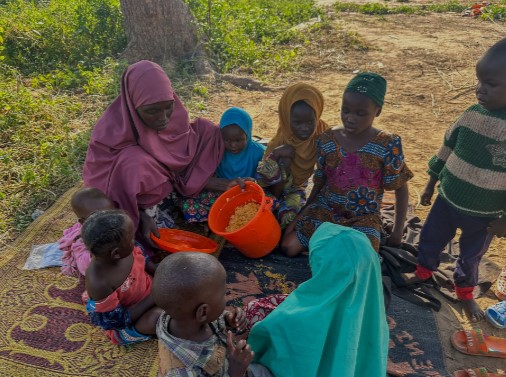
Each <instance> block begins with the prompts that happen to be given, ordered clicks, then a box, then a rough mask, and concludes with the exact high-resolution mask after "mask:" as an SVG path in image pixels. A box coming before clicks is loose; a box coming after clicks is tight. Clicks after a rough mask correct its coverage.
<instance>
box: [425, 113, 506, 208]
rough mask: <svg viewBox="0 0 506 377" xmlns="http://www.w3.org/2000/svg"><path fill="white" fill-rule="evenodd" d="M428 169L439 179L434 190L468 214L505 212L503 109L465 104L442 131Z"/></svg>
mask: <svg viewBox="0 0 506 377" xmlns="http://www.w3.org/2000/svg"><path fill="white" fill-rule="evenodd" d="M428 173H429V174H430V175H431V176H433V177H435V178H438V179H439V187H438V192H439V195H441V196H442V197H443V198H444V199H446V201H447V202H448V203H449V204H450V205H452V206H453V207H454V208H455V209H457V210H458V211H460V212H462V213H464V214H466V215H471V216H480V217H500V216H504V215H505V214H506V109H502V110H495V111H488V110H486V109H485V108H484V107H482V106H481V105H479V104H476V105H473V106H471V107H469V108H468V109H467V110H466V111H465V112H464V114H462V115H461V116H460V118H459V119H457V121H456V122H455V123H454V124H453V125H452V126H451V127H450V128H449V129H448V130H447V131H446V134H445V138H444V143H443V145H442V146H441V148H440V149H439V152H438V153H437V154H436V155H435V156H434V157H432V158H431V160H430V161H429V169H428Z"/></svg>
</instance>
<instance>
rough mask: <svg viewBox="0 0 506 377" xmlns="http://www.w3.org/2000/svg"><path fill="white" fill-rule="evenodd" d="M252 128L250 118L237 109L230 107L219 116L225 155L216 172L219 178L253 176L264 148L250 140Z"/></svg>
mask: <svg viewBox="0 0 506 377" xmlns="http://www.w3.org/2000/svg"><path fill="white" fill-rule="evenodd" d="M252 128H253V121H252V120H251V117H250V116H249V114H248V113H247V112H246V111H245V110H243V109H241V108H239V107H231V108H230V109H228V110H226V111H225V112H224V113H223V115H222V116H221V119H220V129H221V135H222V137H223V140H224V141H225V154H224V156H223V159H222V160H221V163H220V165H219V166H218V169H217V170H216V174H217V175H218V177H219V178H228V179H233V178H246V177H254V176H255V172H256V168H257V165H258V163H259V161H260V160H261V159H262V157H263V155H264V151H265V146H263V145H262V144H259V143H257V142H255V141H253V140H252V139H251V132H252Z"/></svg>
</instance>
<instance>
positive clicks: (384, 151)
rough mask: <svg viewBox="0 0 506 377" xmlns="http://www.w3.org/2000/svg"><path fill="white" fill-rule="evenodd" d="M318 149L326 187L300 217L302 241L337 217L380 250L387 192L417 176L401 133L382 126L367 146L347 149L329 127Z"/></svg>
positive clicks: (320, 179)
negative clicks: (409, 163) (407, 158)
mask: <svg viewBox="0 0 506 377" xmlns="http://www.w3.org/2000/svg"><path fill="white" fill-rule="evenodd" d="M317 149H318V152H317V162H316V163H317V169H316V171H315V174H314V178H313V180H314V183H315V185H318V186H320V185H321V186H322V189H321V190H320V192H319V194H318V196H317V198H316V199H315V201H314V202H313V203H312V204H311V205H310V206H309V208H308V211H307V212H306V214H305V215H304V216H303V217H301V218H300V219H299V220H298V221H297V227H296V231H297V237H298V239H299V241H300V242H301V244H302V245H303V246H305V247H307V246H308V244H309V239H310V238H311V236H312V235H313V233H314V231H315V230H316V229H317V228H318V227H319V226H320V225H321V224H322V223H324V222H332V223H335V224H340V225H344V226H349V227H352V228H354V229H356V230H358V231H360V232H362V233H365V234H366V235H367V236H368V237H369V239H370V240H371V243H372V246H373V247H374V249H376V251H378V250H379V244H380V236H381V227H382V223H381V214H380V207H381V201H382V199H383V192H384V191H385V190H396V189H398V188H400V187H401V186H402V185H403V184H404V183H406V182H407V181H408V180H410V179H411V178H412V177H413V173H412V172H411V171H410V170H409V169H408V167H407V166H406V164H405V163H404V155H403V153H402V144H401V138H400V137H399V136H397V135H391V134H387V133H385V132H383V131H380V132H379V133H378V134H377V135H376V136H375V137H374V138H373V139H371V141H369V142H368V143H367V144H365V145H364V146H363V147H362V148H360V149H359V150H357V151H355V152H353V153H348V152H347V151H346V150H344V148H343V147H342V146H340V145H339V143H338V141H337V140H336V139H335V137H334V136H333V133H332V130H328V131H326V132H325V133H323V134H322V135H321V136H320V137H319V138H318V140H317Z"/></svg>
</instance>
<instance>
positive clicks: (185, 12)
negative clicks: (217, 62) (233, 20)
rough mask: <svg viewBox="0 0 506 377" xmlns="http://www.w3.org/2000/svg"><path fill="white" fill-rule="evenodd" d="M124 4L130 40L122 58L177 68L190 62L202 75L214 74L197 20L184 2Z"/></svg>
mask: <svg viewBox="0 0 506 377" xmlns="http://www.w3.org/2000/svg"><path fill="white" fill-rule="evenodd" d="M120 4H121V9H122V11H123V15H124V17H125V32H126V36H127V41H128V44H127V47H126V49H125V51H124V52H123V54H122V56H123V58H125V59H126V60H127V61H128V62H129V63H134V62H136V61H139V60H143V59H147V60H151V61H154V62H156V63H158V64H160V65H162V66H164V67H169V68H170V69H174V68H175V67H176V65H177V64H178V63H180V62H184V61H190V62H192V63H193V66H194V68H195V71H196V73H197V74H198V75H210V74H212V69H211V66H210V65H209V62H208V60H207V56H206V54H205V51H204V46H203V45H202V43H201V42H200V40H199V37H198V32H197V30H198V26H197V21H196V20H195V18H194V17H193V15H192V14H191V11H190V9H189V8H188V6H187V5H186V4H185V3H184V1H183V0H120Z"/></svg>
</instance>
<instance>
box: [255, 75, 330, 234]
mask: <svg viewBox="0 0 506 377" xmlns="http://www.w3.org/2000/svg"><path fill="white" fill-rule="evenodd" d="M323 102H324V101H323V95H322V94H321V93H320V91H319V90H318V89H316V88H315V87H313V86H311V85H308V84H304V83H297V84H295V85H292V86H290V87H288V88H287V89H286V90H285V92H284V93H283V96H282V97H281V101H280V102H279V128H278V131H277V133H276V136H274V138H273V139H272V140H271V141H270V142H269V145H268V146H267V150H266V152H265V155H264V160H263V161H262V162H261V163H260V164H259V166H258V169H257V181H258V183H259V185H260V186H262V187H263V188H264V189H265V191H266V193H267V194H271V195H272V196H274V197H275V199H276V200H275V205H274V210H275V213H276V215H277V217H278V221H279V223H280V225H281V227H282V228H285V227H286V226H287V225H288V224H290V222H292V221H293V220H294V219H295V217H296V216H297V213H298V212H299V211H300V209H301V208H302V207H303V206H304V204H305V202H306V193H305V190H306V187H307V184H308V179H309V177H311V175H312V174H313V171H314V166H315V163H316V144H315V140H316V138H317V137H318V136H319V135H320V134H321V133H323V132H324V131H325V130H327V129H328V126H327V124H326V123H325V122H324V121H323V120H321V119H320V116H321V114H322V112H323Z"/></svg>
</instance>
